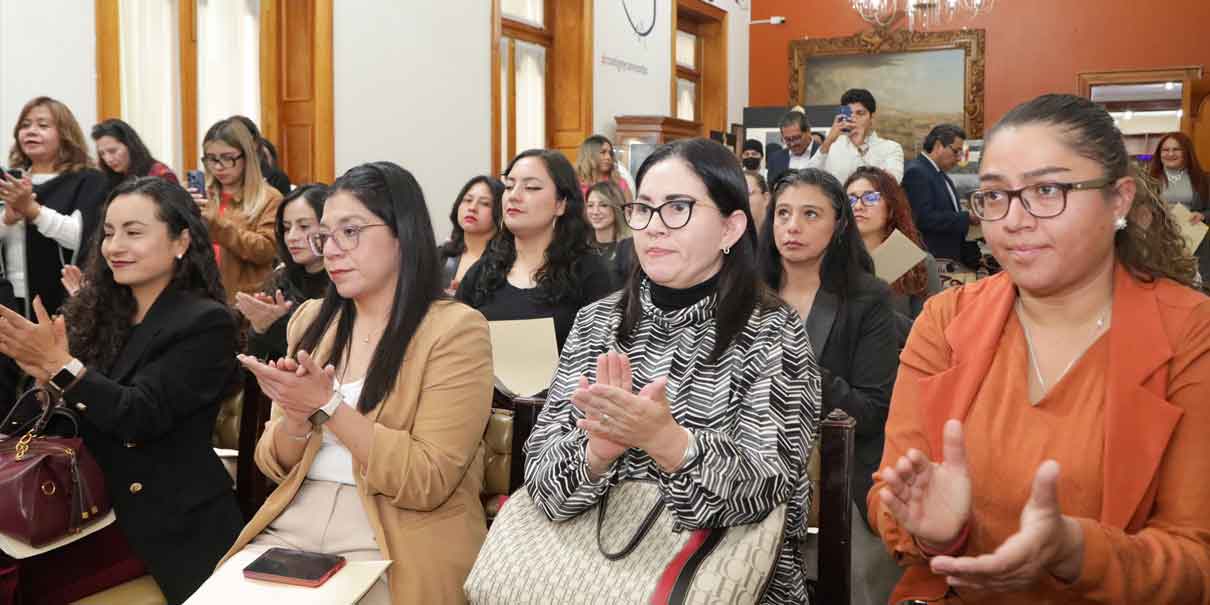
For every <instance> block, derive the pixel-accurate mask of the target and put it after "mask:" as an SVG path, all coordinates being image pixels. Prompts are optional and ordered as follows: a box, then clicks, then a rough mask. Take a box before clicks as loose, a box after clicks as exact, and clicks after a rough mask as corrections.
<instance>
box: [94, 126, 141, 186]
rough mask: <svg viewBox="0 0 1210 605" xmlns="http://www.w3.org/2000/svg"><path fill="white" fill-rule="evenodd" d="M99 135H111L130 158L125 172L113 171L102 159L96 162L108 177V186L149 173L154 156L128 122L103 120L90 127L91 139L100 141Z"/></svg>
mask: <svg viewBox="0 0 1210 605" xmlns="http://www.w3.org/2000/svg"><path fill="white" fill-rule="evenodd" d="M101 137H113V139H114V140H116V141H117V142H119V143H121V144H123V145H125V146H126V154H127V156H129V158H130V167H129V168H127V170H126V174H118V173H116V172H114V171H113V168H110V167H109V164H106V163H105V162H104V161H100V162H97V163H98V164H100V165H101V170H102V171H103V172H105V176H107V177H109V186H110V187H113V186H115V185H117V184H118V183H120V182H122V181H123V180H125V179H127V178H130V177H140V176H147V175H148V174H150V173H151V166H152V164H154V163H155V158H152V157H151V152H150V151H148V149H147V145H144V144H143V139H141V138H139V133H137V132H135V130H134V128H132V127H131V126H130V124H127V123H126V122H123V121H122V120H119V119H117V118H111V119H109V120H105V121H104V122H101V123H100V124H97V125H96V126H93V127H92V140H93V141H100V140H101Z"/></svg>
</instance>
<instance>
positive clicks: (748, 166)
mask: <svg viewBox="0 0 1210 605" xmlns="http://www.w3.org/2000/svg"><path fill="white" fill-rule="evenodd" d="M740 163H741V164H743V165H744V170H760V158H743V159H741V160H740Z"/></svg>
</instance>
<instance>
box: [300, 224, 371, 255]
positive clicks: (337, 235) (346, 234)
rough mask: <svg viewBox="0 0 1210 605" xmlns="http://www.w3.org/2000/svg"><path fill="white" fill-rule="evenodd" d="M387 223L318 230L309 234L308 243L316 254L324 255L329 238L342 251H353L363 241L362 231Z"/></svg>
mask: <svg viewBox="0 0 1210 605" xmlns="http://www.w3.org/2000/svg"><path fill="white" fill-rule="evenodd" d="M386 226H387V224H386V223H371V224H369V225H342V226H341V227H338V228H337V229H336V230H335V231H316V232H315V233H311V234H308V235H307V245H308V246H310V247H311V252H312V253H314V254H315V256H323V255H324V246H327V245H328V238H331V239H332V241H333V242H334V243H335V244H336V247H337V248H339V249H340V251H341V252H351V251H352V250H354V249H356V248H357V244H359V243H361V232H362V231H364V230H366V229H369V228H370V227H386Z"/></svg>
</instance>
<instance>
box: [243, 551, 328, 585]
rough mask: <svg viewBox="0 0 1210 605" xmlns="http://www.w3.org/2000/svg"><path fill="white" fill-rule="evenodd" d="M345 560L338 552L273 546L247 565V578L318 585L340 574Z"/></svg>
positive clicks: (245, 574)
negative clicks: (309, 550) (334, 553)
mask: <svg viewBox="0 0 1210 605" xmlns="http://www.w3.org/2000/svg"><path fill="white" fill-rule="evenodd" d="M345 563H346V560H345V558H344V557H341V556H338V555H325V554H323V553H318V552H307V551H304V550H292V549H289V548H270V549H269V550H266V551H265V552H264V553H262V554H261V556H259V557H257V558H256V560H255V561H253V562H251V563H249V564H248V566H247V567H245V568H244V577H245V578H249V579H252V580H264V581H266V582H278V583H281V584H291V585H294V586H306V587H309V588H315V587H317V586H322V585H323V583H324V582H327V581H328V579H329V578H331V577H332V576H334V575H336V572H338V571H340V570H341V568H343V567H344V566H345Z"/></svg>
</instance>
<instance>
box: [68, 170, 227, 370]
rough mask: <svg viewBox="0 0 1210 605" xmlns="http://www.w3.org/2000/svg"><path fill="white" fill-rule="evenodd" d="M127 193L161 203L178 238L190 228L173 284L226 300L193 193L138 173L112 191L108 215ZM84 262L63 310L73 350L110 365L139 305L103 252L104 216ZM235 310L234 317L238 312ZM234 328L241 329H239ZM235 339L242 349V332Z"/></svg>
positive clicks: (90, 362)
mask: <svg viewBox="0 0 1210 605" xmlns="http://www.w3.org/2000/svg"><path fill="white" fill-rule="evenodd" d="M123 195H142V196H146V197H147V198H148V199H150V200H151V201H152V202H154V203H155V205H156V217H157V218H159V219H160V220H161V221H163V222H164V224H165V225H166V226H167V228H168V235H169V237H171V238H172V239H173V240H176V239H177V238H179V237H181V234H182V233H184V232H186V231H187V232H188V233H189V248H188V249H187V250H186V251H185V254H184V255H183V256H182V257H181V259H180V260H178V261H176V262H175V263H174V265H173V273H172V280H171V281H170V282H169V286H168V287H169V288H173V289H179V290H181V291H185V292H190V293H194V294H196V295H198V296H200V297H202V298H208V299H210V300H213V301H216V302H219V303H222V304H223V306H226V305H227V292H226V290H224V289H223V284H222V281H221V279H220V277H219V272H218V263H217V262H215V259H214V247H213V245H212V244H211V241H210V232H209V230H208V229H207V228H206V221H205V219H203V218H202V216H201V212H200V211H199V210H198V207H197V204H196V203H194V201H193V198H192V197H190V195H189V193H188V192H187V191H185V190H184V189H183V188H182V187H181V186H180V185H178V184H177V183H171V182H168V181H167V180H164V179H161V178H158V177H138V178H135V179H131V180H127V181H124V182H122V183H121V184H119V185H118V186H117V187H116V188H114V190H113V191H111V192H110V193H109V197H108V198H106V200H105V207H104V209H102V211H101V216H102V217H104V216H105V215H106V213H108V211H109V207H110V206H111V205H112V204H113V202H114V200H115V199H117V198H118V197H119V196H123ZM99 222H100V223H101V224H100V225H99V226H98V227H97V229H96V232H95V233H94V235H93V237H92V238H91V239H90V240H88V241H89V242H90V244H89V247H90V248H91V250H89V251H88V252H89V253H88V254H86V255H85V256H86V258H87V259H88V260H87V261H86V262H85V265H84V280H83V281H84V286H83V287H81V288H80V291H79V292H77V293H76V295H75V296H72V297H71V298H69V299H68V300H67V304H66V305H65V306H64V309H63V315H64V317H65V318H66V319H67V337H68V341H69V343H70V347H71V352H72V354H73V355H75V356H76V357H78V358H79V359H80V361H82V362H84V365H87V366H92V367H96V368H102V369H105V368H109V367H110V366H111V365H112V364H113V362H114V361H115V360H116V359H117V358H118V353H120V352H121V351H122V347H124V346H126V341H127V340H128V339H129V337H130V331H131V328H132V323H133V320H134V314H135V312H136V310H137V308H138V305H137V303H136V301H135V298H134V293H133V292H132V291H131V289H130V286H126V285H122V284H119V283H117V282H115V281H114V279H113V271H112V270H111V269H110V268H109V263H108V262H106V260H105V257H104V256H102V254H101V245H102V243H103V242H104V240H105V227H104V222H105V221H104V219H103V218H102V220H101V221H99ZM234 316H235V315H234V311H233V312H232V317H233V318H234ZM234 332H238V330H237V331H234ZM236 339H237V340H236V342H235V345H236V347H237V350H238V346H239V336H238V334H236Z"/></svg>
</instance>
